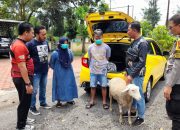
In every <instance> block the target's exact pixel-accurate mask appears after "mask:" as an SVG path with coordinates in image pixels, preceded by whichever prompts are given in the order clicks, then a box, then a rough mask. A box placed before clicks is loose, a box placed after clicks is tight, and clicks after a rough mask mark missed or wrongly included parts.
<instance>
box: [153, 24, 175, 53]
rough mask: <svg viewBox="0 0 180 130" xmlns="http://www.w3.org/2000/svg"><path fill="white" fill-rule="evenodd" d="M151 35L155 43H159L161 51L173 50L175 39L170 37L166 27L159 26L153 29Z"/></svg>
mask: <svg viewBox="0 0 180 130" xmlns="http://www.w3.org/2000/svg"><path fill="white" fill-rule="evenodd" d="M150 35H151V37H152V38H153V39H154V40H155V41H157V42H158V45H159V47H160V48H161V50H163V51H164V50H166V51H169V50H171V48H172V45H173V42H174V40H175V37H173V36H171V35H169V32H168V30H167V28H166V26H157V27H156V28H154V29H153V31H152V32H151V34H150Z"/></svg>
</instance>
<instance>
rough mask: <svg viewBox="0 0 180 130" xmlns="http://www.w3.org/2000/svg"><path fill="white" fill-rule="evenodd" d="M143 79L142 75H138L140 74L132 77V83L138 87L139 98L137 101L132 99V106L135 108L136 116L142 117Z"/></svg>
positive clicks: (143, 101)
mask: <svg viewBox="0 0 180 130" xmlns="http://www.w3.org/2000/svg"><path fill="white" fill-rule="evenodd" d="M143 80H144V77H140V76H136V77H134V79H133V83H134V84H135V85H136V86H138V87H139V91H140V94H141V99H140V100H139V101H137V100H135V99H133V103H132V107H133V108H136V109H137V111H138V117H140V118H143V119H144V113H145V99H144V93H143V89H142V84H143Z"/></svg>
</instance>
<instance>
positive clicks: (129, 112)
mask: <svg viewBox="0 0 180 130" xmlns="http://www.w3.org/2000/svg"><path fill="white" fill-rule="evenodd" d="M128 123H129V125H131V124H132V120H131V105H129V106H128Z"/></svg>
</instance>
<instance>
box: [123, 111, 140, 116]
mask: <svg viewBox="0 0 180 130" xmlns="http://www.w3.org/2000/svg"><path fill="white" fill-rule="evenodd" d="M136 114H137V113H136V112H131V117H136V116H137V115H136ZM123 117H128V112H126V113H124V114H123Z"/></svg>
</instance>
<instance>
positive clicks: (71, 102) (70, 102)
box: [67, 100, 75, 105]
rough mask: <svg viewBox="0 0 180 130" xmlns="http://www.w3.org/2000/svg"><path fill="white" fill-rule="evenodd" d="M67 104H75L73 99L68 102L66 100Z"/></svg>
mask: <svg viewBox="0 0 180 130" xmlns="http://www.w3.org/2000/svg"><path fill="white" fill-rule="evenodd" d="M67 103H68V104H71V105H74V104H75V101H73V100H72V101H69V102H67Z"/></svg>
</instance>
